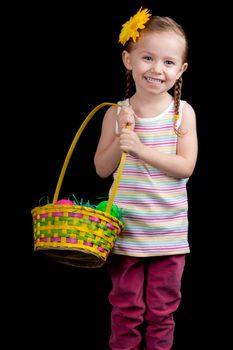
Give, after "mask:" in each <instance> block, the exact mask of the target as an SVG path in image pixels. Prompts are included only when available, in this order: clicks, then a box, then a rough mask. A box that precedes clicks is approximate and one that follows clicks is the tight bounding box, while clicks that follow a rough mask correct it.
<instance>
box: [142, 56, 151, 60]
mask: <svg viewBox="0 0 233 350" xmlns="http://www.w3.org/2000/svg"><path fill="white" fill-rule="evenodd" d="M143 59H144V60H146V61H152V57H151V56H144V57H143Z"/></svg>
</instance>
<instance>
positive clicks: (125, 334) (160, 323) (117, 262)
mask: <svg viewBox="0 0 233 350" xmlns="http://www.w3.org/2000/svg"><path fill="white" fill-rule="evenodd" d="M184 265H185V255H174V256H165V257H150V258H138V257H129V256H121V255H114V254H112V255H111V256H110V257H109V260H108V263H107V266H108V271H109V274H110V277H111V280H112V290H111V292H110V293H109V302H110V304H111V305H112V312H111V336H110V341H109V344H110V348H111V349H112V350H140V349H144V350H170V349H171V347H172V343H173V336H174V320H173V313H174V311H176V310H177V308H178V306H179V304H180V300H181V291H180V290H181V278H182V274H183V270H184Z"/></svg>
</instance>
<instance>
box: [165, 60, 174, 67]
mask: <svg viewBox="0 0 233 350" xmlns="http://www.w3.org/2000/svg"><path fill="white" fill-rule="evenodd" d="M165 64H167V65H169V66H170V65H173V64H175V63H174V62H173V61H170V60H166V61H165Z"/></svg>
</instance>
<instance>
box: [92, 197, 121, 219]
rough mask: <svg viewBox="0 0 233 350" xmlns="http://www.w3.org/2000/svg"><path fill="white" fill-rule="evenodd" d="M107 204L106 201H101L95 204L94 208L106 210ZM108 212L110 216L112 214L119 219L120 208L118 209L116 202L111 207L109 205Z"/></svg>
mask: <svg viewBox="0 0 233 350" xmlns="http://www.w3.org/2000/svg"><path fill="white" fill-rule="evenodd" d="M107 205H108V201H103V202H100V203H99V204H98V205H97V206H96V209H97V210H100V211H104V212H105V211H106V208H107ZM110 214H111V215H112V216H114V217H115V218H117V219H120V218H121V216H122V215H121V212H120V210H119V209H118V207H117V205H116V204H114V203H113V204H112V207H111V210H110Z"/></svg>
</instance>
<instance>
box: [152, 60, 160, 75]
mask: <svg viewBox="0 0 233 350" xmlns="http://www.w3.org/2000/svg"><path fill="white" fill-rule="evenodd" d="M150 72H151V73H154V74H155V73H156V74H160V73H161V72H162V64H161V63H160V62H154V64H153V66H152V67H151V69H150Z"/></svg>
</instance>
